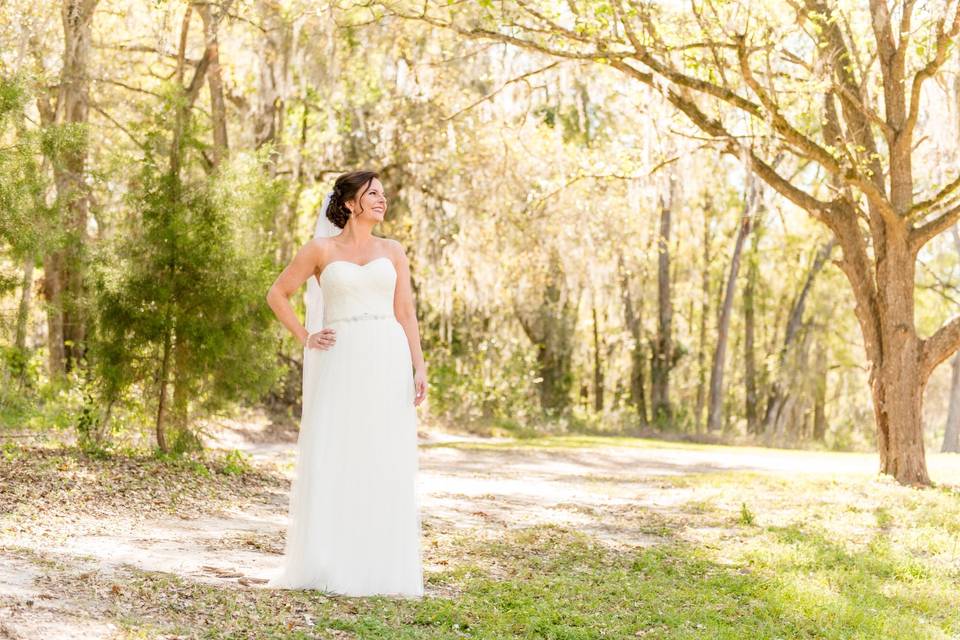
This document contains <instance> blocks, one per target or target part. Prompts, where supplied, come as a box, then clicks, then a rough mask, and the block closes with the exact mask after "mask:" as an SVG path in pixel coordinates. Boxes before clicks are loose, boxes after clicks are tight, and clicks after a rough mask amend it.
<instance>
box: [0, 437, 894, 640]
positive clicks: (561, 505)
mask: <svg viewBox="0 0 960 640" xmlns="http://www.w3.org/2000/svg"><path fill="white" fill-rule="evenodd" d="M260 436H262V431H257V430H255V431H253V432H251V431H250V430H249V428H248V426H243V428H238V429H235V430H232V431H229V430H228V431H225V432H224V433H223V435H222V436H221V438H220V441H219V442H218V445H219V446H221V447H225V448H227V449H232V448H238V449H242V450H244V451H246V452H248V453H249V454H250V455H252V457H253V458H254V460H255V461H256V463H257V465H258V466H265V467H269V468H274V469H276V470H278V472H279V473H282V474H285V475H286V476H287V477H288V478H289V474H290V473H291V471H292V468H293V462H294V456H295V446H296V444H295V441H294V438H293V434H290V433H287V434H285V435H284V436H283V437H284V441H281V442H275V441H270V439H269V438H263V437H260ZM477 442H483V443H489V442H490V440H488V439H478V438H466V437H457V436H451V435H448V434H443V433H429V432H422V433H421V438H420V444H421V449H420V458H419V459H420V473H419V476H418V492H419V496H420V500H421V515H422V523H423V528H424V536H425V538H426V539H428V540H431V541H432V542H433V544H434V545H436V542H435V541H436V540H437V539H439V538H442V537H443V536H445V535H450V534H451V533H453V532H456V531H462V530H476V531H482V532H484V533H485V535H496V532H497V530H502V529H505V528H508V527H509V528H519V527H526V526H530V525H534V524H540V523H557V524H562V525H567V526H573V527H576V528H577V529H579V530H582V531H585V532H587V533H590V534H592V535H594V536H596V537H597V538H598V539H599V540H601V541H603V542H604V543H606V544H609V545H613V546H618V547H633V546H643V545H648V544H655V543H656V542H657V540H658V539H659V537H658V536H657V535H656V534H655V533H651V531H652V530H654V529H655V525H656V524H657V523H656V522H655V521H654V520H655V518H656V517H657V514H663V515H664V516H667V515H669V514H671V513H676V511H677V509H678V506H679V505H683V504H685V503H688V502H690V501H693V500H696V499H698V498H699V497H702V496H698V495H697V493H696V492H697V490H696V489H692V488H690V487H684V486H682V484H681V485H680V486H674V484H672V483H670V482H669V481H668V480H669V478H671V477H676V476H683V475H686V474H691V473H710V472H719V471H725V470H749V471H760V472H764V473H773V474H786V475H787V476H788V477H789V476H790V475H793V474H800V473H804V474H806V473H815V474H816V473H826V472H831V473H841V474H855V475H873V474H874V473H875V471H876V464H877V463H876V457H875V456H873V455H868V454H863V455H860V454H817V453H810V452H794V451H775V450H762V449H747V448H737V449H733V448H730V449H725V448H719V447H704V448H702V449H697V448H685V447H671V446H669V445H657V446H655V447H653V448H641V447H636V448H635V447H617V448H614V447H598V448H589V449H586V448H583V449H532V450H531V449H523V450H517V449H513V450H511V449H471V448H469V445H470V444H473V443H477ZM451 443H459V445H458V446H449V445H450V444H451ZM445 445H446V446H445ZM287 490H288V489H287V487H286V486H285V485H284V484H282V483H281V484H278V485H276V486H273V487H268V488H266V489H264V490H261V491H259V492H258V493H256V494H255V497H254V499H251V500H247V501H243V502H241V503H240V504H236V505H234V506H232V507H227V508H221V509H217V510H215V511H213V512H209V513H204V514H201V515H199V516H197V515H195V514H193V515H186V516H185V517H180V518H177V517H174V518H171V517H160V518H151V517H145V518H138V519H129V518H116V519H113V520H104V519H103V518H102V517H98V516H85V515H83V514H81V515H79V516H77V517H76V518H71V519H70V526H69V527H68V530H66V531H59V532H56V531H55V532H51V531H46V532H43V533H44V535H43V536H39V534H38V533H37V532H36V531H27V532H24V531H19V532H15V533H11V532H10V531H7V530H5V531H3V533H2V535H0V552H3V556H4V557H3V562H2V563H0V638H35V637H37V638H39V637H43V638H46V639H48V640H49V639H52V638H58V637H65V638H66V637H69V638H110V637H113V636H114V635H115V634H116V629H115V628H113V626H112V625H111V624H110V623H107V622H104V621H103V620H102V618H99V617H98V615H97V612H98V610H97V603H95V602H89V601H87V602H78V601H73V600H71V599H70V597H69V596H68V595H67V594H63V593H58V592H57V591H56V588H55V585H53V584H51V582H50V580H49V578H48V577H47V576H46V574H45V570H44V563H45V562H49V558H51V557H53V558H57V559H60V560H62V561H63V562H66V563H68V564H69V565H70V567H71V568H72V569H73V570H74V571H79V572H84V571H89V572H99V573H100V574H101V575H102V574H107V575H109V574H110V573H111V572H113V571H116V570H118V569H122V568H124V567H127V566H132V567H137V568H139V569H143V570H149V571H160V572H169V573H173V574H176V575H179V576H183V577H186V578H189V579H191V580H196V581H203V582H210V583H223V581H224V580H231V581H238V580H239V581H241V582H243V583H245V584H247V585H248V586H250V587H253V588H257V587H262V585H259V584H258V583H257V582H256V581H257V580H258V579H262V578H263V577H264V576H266V575H267V574H269V573H270V572H271V570H272V569H273V568H275V567H276V566H278V564H279V562H280V558H281V556H280V555H279V554H280V552H281V551H282V540H283V532H284V530H285V527H286V517H287V512H286V509H287ZM67 499H69V498H67ZM41 539H42V543H41V542H38V540H41ZM40 544H42V546H43V548H42V552H43V556H42V558H34V557H30V554H29V553H25V552H24V551H23V550H24V549H25V548H28V547H31V545H35V546H39V545H40ZM11 550H16V551H11ZM436 563H440V564H446V562H445V560H443V559H442V558H440V557H438V556H436V555H435V554H434V553H431V548H430V546H429V545H428V546H427V547H426V548H425V553H424V569H425V571H426V572H430V571H432V570H437V569H439V568H441V567H440V564H436ZM248 579H252V580H251V581H249V582H248ZM431 595H444V594H439V593H432V592H431V591H430V587H429V586H428V590H427V593H426V596H427V597H430V596H431Z"/></svg>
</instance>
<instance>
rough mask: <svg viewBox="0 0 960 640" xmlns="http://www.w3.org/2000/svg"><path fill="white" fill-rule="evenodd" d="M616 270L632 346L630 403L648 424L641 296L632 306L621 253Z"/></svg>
mask: <svg viewBox="0 0 960 640" xmlns="http://www.w3.org/2000/svg"><path fill="white" fill-rule="evenodd" d="M617 270H618V272H619V274H620V296H621V299H622V300H623V315H624V322H625V324H626V325H627V329H628V330H629V331H630V336H631V337H632V338H633V348H632V349H631V350H630V404H631V405H633V407H634V408H635V409H636V411H637V417H638V418H639V420H640V426H641V427H646V426H647V425H648V424H649V421H648V419H647V400H646V381H645V376H644V369H645V368H646V366H647V358H646V354H645V353H644V349H643V345H644V339H643V296H640V298H639V299H638V301H637V306H636V308H634V304H633V297H632V296H631V295H630V278H629V274H628V272H627V270H626V267H625V266H624V263H623V254H622V253H621V254H620V255H619V256H618V258H617Z"/></svg>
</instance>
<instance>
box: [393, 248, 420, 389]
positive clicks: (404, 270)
mask: <svg viewBox="0 0 960 640" xmlns="http://www.w3.org/2000/svg"><path fill="white" fill-rule="evenodd" d="M393 244H394V258H395V260H394V266H395V267H396V269H397V289H396V293H395V294H394V297H393V313H394V315H395V316H397V320H398V321H399V322H400V324H401V325H402V326H403V331H404V333H406V334H407V343H409V345H410V357H411V359H412V360H413V369H414V375H413V382H414V388H415V390H416V393H417V395H416V397H415V398H414V402H413V403H414V405H418V404H420V403H421V402H423V399H424V398H425V397H426V394H427V364H426V362H424V360H423V350H422V349H421V347H420V326H419V325H418V323H417V311H416V308H415V305H414V301H413V289H412V287H411V286H410V261H409V260H408V259H407V254H406V253H405V252H404V250H403V245H401V244H400V243H399V242H397V241H396V240H394V241H393Z"/></svg>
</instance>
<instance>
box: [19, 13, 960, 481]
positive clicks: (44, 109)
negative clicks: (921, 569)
mask: <svg viewBox="0 0 960 640" xmlns="http://www.w3.org/2000/svg"><path fill="white" fill-rule="evenodd" d="M773 4H777V3H773ZM780 4H782V5H783V7H786V8H787V10H786V11H784V10H780V11H772V10H770V11H767V10H765V8H766V9H771V7H766V5H765V4H764V3H738V2H719V1H718V2H702V3H699V2H694V3H691V4H689V5H688V4H686V3H650V4H641V3H625V4H621V3H619V2H616V1H614V2H612V3H611V2H582V3H575V2H574V3H566V4H559V3H557V4H556V5H554V4H552V3H542V4H529V3H527V2H525V1H522V0H518V1H514V2H506V3H492V2H478V3H450V4H446V3H438V4H431V3H427V4H426V5H419V4H418V5H409V6H408V5H406V4H405V3H401V2H386V3H378V4H366V3H342V4H338V5H331V4H317V3H312V2H305V1H300V0H288V1H284V2H273V1H268V0H256V1H254V0H245V1H230V0H224V1H222V2H213V3H205V2H179V1H162V0H161V1H157V2H133V3H131V2H115V1H111V0H64V2H62V3H39V4H36V3H28V2H25V1H22V0H12V1H10V2H7V3H5V4H4V5H3V6H2V7H0V44H2V46H0V349H2V351H0V354H2V358H0V423H2V427H3V429H5V430H7V432H8V433H14V432H17V431H20V430H33V429H39V430H51V429H52V430H59V431H60V432H63V433H69V434H72V435H75V436H76V437H77V438H78V442H79V443H80V444H81V446H82V447H84V448H86V449H87V450H89V451H92V452H98V451H100V452H104V451H107V450H109V449H111V448H116V447H148V448H150V447H157V448H158V449H160V450H162V451H164V452H171V453H174V454H177V453H183V452H188V451H196V450H199V449H202V448H203V446H204V436H205V433H206V430H207V429H209V428H210V425H211V424H213V423H214V422H215V420H216V419H217V417H218V416H224V415H229V414H230V413H232V412H235V411H236V410H237V409H238V408H240V407H244V406H246V407H249V406H254V405H257V406H263V407H266V408H268V409H269V410H270V411H271V413H272V414H273V415H274V416H275V417H276V418H277V419H278V420H288V421H292V422H295V421H296V419H297V416H298V415H299V392H300V363H301V351H300V347H299V344H298V343H296V342H295V341H294V340H293V338H292V337H290V336H289V335H286V334H285V332H283V330H282V327H281V326H280V325H279V323H277V322H276V321H275V320H274V319H273V316H272V314H271V313H270V311H269V308H268V307H267V306H266V303H265V300H264V296H265V294H266V291H267V289H268V287H269V286H270V283H271V282H272V281H273V279H274V278H275V277H276V275H277V274H278V273H279V272H280V270H282V268H283V267H284V265H285V264H286V263H287V262H288V261H289V260H290V258H291V257H292V256H293V254H294V252H295V251H296V249H297V248H298V247H299V246H300V245H301V244H302V243H304V242H305V241H306V240H307V239H308V238H309V236H310V234H311V232H312V229H313V224H314V222H315V219H316V215H317V207H318V205H319V203H320V202H321V201H322V199H323V196H324V195H325V193H326V192H327V191H328V190H329V189H330V187H331V184H332V180H333V179H334V178H335V177H336V176H337V175H338V174H339V173H341V172H344V171H348V170H352V169H356V168H372V169H375V170H378V171H379V172H380V175H381V177H382V181H383V183H384V185H385V188H386V191H387V195H388V198H389V201H390V208H389V211H388V215H387V220H386V221H385V222H384V224H383V225H382V226H381V227H380V228H378V229H377V230H376V233H377V234H379V235H383V236H386V237H392V238H396V239H397V240H399V241H400V242H401V243H402V244H403V245H404V246H405V247H406V250H407V253H408V255H409V256H410V260H411V265H412V267H411V271H412V278H413V287H414V294H415V298H416V302H417V311H418V318H419V322H420V329H421V334H422V336H421V339H422V344H423V348H424V352H425V354H426V360H427V364H428V374H429V384H430V391H429V400H428V402H427V403H426V404H425V405H424V406H423V407H422V409H421V418H422V419H423V420H425V421H428V422H430V423H433V424H436V425H442V426H443V427H444V428H447V429H455V430H457V429H459V430H467V431H472V432H476V433H483V434H501V435H502V434H507V435H519V436H524V435H532V434H542V433H566V432H576V433H598V434H617V435H651V434H653V435H657V436H660V437H666V438H686V439H697V440H703V441H718V442H728V443H741V444H742V443H756V444H762V445H768V446H785V447H804V448H829V449H835V450H861V451H867V450H877V449H879V450H880V458H881V469H882V470H884V471H885V472H886V473H889V474H891V475H894V476H896V477H897V478H898V479H899V480H901V481H902V482H921V483H925V482H928V481H929V479H928V478H927V477H926V470H925V466H924V464H923V448H924V447H926V448H935V449H942V450H944V451H958V450H960V442H958V434H960V359H958V357H957V356H953V357H952V359H949V360H948V359H947V358H948V357H949V356H951V354H953V352H954V351H955V350H956V346H957V344H956V343H957V342H958V341H960V330H958V328H957V325H955V324H954V323H952V322H949V318H951V317H952V316H954V315H955V314H956V312H957V310H958V307H960V300H958V297H960V294H958V278H960V269H958V266H960V260H958V257H960V235H958V233H957V229H956V227H955V222H956V218H957V216H958V215H960V207H957V206H955V203H954V199H955V197H956V196H955V190H956V188H957V186H958V184H960V183H958V178H957V176H958V174H960V166H958V160H960V158H958V148H957V140H958V136H960V76H958V73H957V72H958V65H957V59H956V55H955V51H954V49H953V48H952V45H953V44H954V41H955V39H956V37H957V33H958V31H960V18H958V17H957V10H956V6H955V3H937V2H928V3H920V4H918V5H916V6H915V3H913V2H910V1H907V2H905V3H895V4H894V5H893V7H892V10H891V9H890V8H888V7H887V5H886V4H885V3H882V2H872V3H869V5H867V4H866V3H839V4H837V5H832V4H831V5H829V6H828V5H821V4H820V3H818V2H813V1H808V2H786V3H780ZM780 4H777V6H780ZM894 34H896V35H894ZM898 79H899V80H898ZM904 163H906V164H904ZM901 240H902V242H901ZM898 242H901V244H897V243H898ZM295 302H296V304H297V305H300V307H299V309H300V311H301V312H302V300H300V297H299V296H295ZM898 314H902V315H898ZM941 363H943V364H942V366H938V365H941ZM878 398H879V399H880V403H879V404H878ZM921 403H922V406H923V410H922V413H921V409H920V405H921ZM878 407H880V409H879V410H878ZM878 436H879V437H878ZM918 446H919V448H918Z"/></svg>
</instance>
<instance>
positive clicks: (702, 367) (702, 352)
mask: <svg viewBox="0 0 960 640" xmlns="http://www.w3.org/2000/svg"><path fill="white" fill-rule="evenodd" d="M711 207H712V203H710V202H709V201H708V203H707V205H706V206H705V207H704V209H703V269H702V270H701V272H700V295H701V301H700V337H699V340H698V348H697V404H696V409H695V410H694V419H695V421H696V424H695V425H694V431H695V432H696V433H700V432H701V431H702V430H703V408H704V401H705V399H706V395H707V394H706V389H707V318H708V317H709V316H710V260H711V256H710V239H711V237H712V234H711V233H710V211H711Z"/></svg>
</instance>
